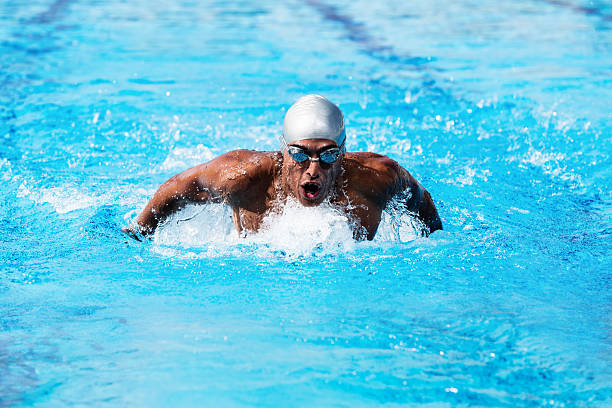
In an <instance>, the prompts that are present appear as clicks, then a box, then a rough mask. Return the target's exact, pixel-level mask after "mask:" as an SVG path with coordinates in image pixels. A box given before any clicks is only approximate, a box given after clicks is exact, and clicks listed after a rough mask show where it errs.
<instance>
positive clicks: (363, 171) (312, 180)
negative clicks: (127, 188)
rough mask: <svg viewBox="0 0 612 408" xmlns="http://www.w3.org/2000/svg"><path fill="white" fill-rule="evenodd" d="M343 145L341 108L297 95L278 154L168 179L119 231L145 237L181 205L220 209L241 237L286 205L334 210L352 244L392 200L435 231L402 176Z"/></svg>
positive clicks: (427, 210)
mask: <svg viewBox="0 0 612 408" xmlns="http://www.w3.org/2000/svg"><path fill="white" fill-rule="evenodd" d="M345 142H346V133H345V129H344V117H343V115H342V112H341V111H340V109H339V108H338V107H337V106H336V105H334V104H333V103H331V102H330V101H329V100H327V99H326V98H324V97H322V96H319V95H306V96H303V97H301V98H300V99H298V101H297V102H296V103H295V104H293V105H292V106H291V107H290V108H289V110H288V111H287V113H286V115H285V119H284V122H283V135H282V145H283V146H282V148H281V151H276V152H258V151H252V150H234V151H231V152H229V153H225V154H223V155H221V156H219V157H217V158H216V159H213V160H211V161H210V162H208V163H204V164H200V165H198V166H195V167H193V168H191V169H188V170H185V171H184V172H182V173H179V174H177V175H175V176H173V177H172V178H170V179H169V180H168V181H166V182H165V183H164V184H162V185H161V187H160V188H159V189H158V190H157V192H156V193H155V195H154V196H153V198H151V200H150V201H149V203H148V204H147V205H146V207H145V208H144V210H143V211H142V213H141V214H140V215H139V216H138V218H137V219H136V225H134V226H133V227H130V228H126V229H125V230H126V232H128V233H130V234H131V235H133V236H137V234H136V231H138V232H140V233H141V234H143V235H149V234H152V233H153V232H154V231H155V229H156V228H157V226H158V225H159V224H160V223H161V222H163V221H164V220H165V219H166V218H167V217H168V216H170V215H171V214H173V213H175V212H177V211H179V210H180V209H182V208H183V207H185V206H186V205H187V204H190V203H207V202H224V203H227V204H228V205H229V206H230V207H231V208H232V213H233V220H234V225H235V227H236V230H238V232H239V233H240V234H244V233H246V232H250V231H257V230H259V228H260V227H261V225H262V222H263V220H264V218H265V217H266V216H267V215H269V214H270V213H278V212H281V211H282V208H283V206H284V204H285V203H286V202H287V200H288V199H293V200H297V201H298V202H299V203H301V204H302V205H304V206H307V207H311V206H317V205H319V204H321V203H324V202H326V203H328V204H329V205H331V206H333V207H335V208H338V209H339V210H340V211H343V212H344V213H345V214H346V216H347V218H348V219H349V220H350V221H351V227H352V229H353V235H354V237H355V239H360V240H361V239H369V240H371V239H373V238H374V236H375V235H376V230H377V228H378V224H379V223H380V219H381V215H382V212H383V210H384V209H385V207H386V206H387V204H388V203H389V202H390V201H391V200H392V199H394V198H397V199H399V200H400V205H402V207H404V211H406V212H409V213H412V214H414V216H416V217H417V218H418V219H419V220H421V221H422V222H423V224H424V226H425V233H426V234H429V233H431V232H433V231H435V230H439V229H442V222H441V221H440V217H439V216H438V211H437V210H436V207H435V205H434V203H433V201H432V199H431V196H430V195H429V193H428V192H427V191H426V190H425V189H424V188H423V187H422V186H421V185H420V184H419V183H418V182H417V181H416V180H415V179H414V178H413V177H412V176H411V175H410V173H408V171H407V170H406V169H404V168H403V167H401V166H400V165H399V164H398V163H397V162H395V161H393V160H391V159H389V158H388V157H386V156H382V155H379V154H376V153H365V152H346V150H345ZM296 222H299V220H296Z"/></svg>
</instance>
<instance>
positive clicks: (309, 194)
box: [301, 182, 321, 200]
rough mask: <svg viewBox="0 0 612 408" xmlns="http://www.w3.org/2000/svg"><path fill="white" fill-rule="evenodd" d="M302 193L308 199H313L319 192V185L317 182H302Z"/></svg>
mask: <svg viewBox="0 0 612 408" xmlns="http://www.w3.org/2000/svg"><path fill="white" fill-rule="evenodd" d="M301 187H302V195H303V196H304V197H306V198H307V199H308V200H315V199H316V198H317V196H318V195H319V193H321V185H320V184H319V183H313V182H308V183H304V184H302V186H301Z"/></svg>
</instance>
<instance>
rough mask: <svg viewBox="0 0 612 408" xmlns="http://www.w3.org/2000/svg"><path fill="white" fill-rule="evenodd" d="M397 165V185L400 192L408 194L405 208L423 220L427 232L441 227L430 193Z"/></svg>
mask: <svg viewBox="0 0 612 408" xmlns="http://www.w3.org/2000/svg"><path fill="white" fill-rule="evenodd" d="M397 166H398V168H399V169H398V170H399V171H398V173H399V181H400V183H399V187H400V190H401V192H404V193H410V194H408V197H406V198H407V201H406V209H407V210H408V211H410V212H413V213H414V214H416V216H417V218H418V219H420V220H421V221H423V223H424V224H425V226H427V228H428V229H429V233H432V232H434V231H436V230H441V229H442V221H441V220H440V216H439V215H438V210H437V209H436V205H435V204H434V202H433V199H432V198H431V194H429V192H428V191H427V190H425V188H423V186H422V185H421V184H420V183H419V182H418V181H417V180H416V179H415V178H414V177H412V175H411V174H410V173H409V172H408V170H406V169H404V168H403V167H401V166H400V165H397Z"/></svg>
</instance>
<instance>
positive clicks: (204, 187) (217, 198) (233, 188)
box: [123, 150, 269, 239]
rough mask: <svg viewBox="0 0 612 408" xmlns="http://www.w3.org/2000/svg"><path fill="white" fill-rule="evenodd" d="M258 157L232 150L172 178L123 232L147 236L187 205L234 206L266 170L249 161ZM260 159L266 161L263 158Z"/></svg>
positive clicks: (253, 154) (136, 235)
mask: <svg viewBox="0 0 612 408" xmlns="http://www.w3.org/2000/svg"><path fill="white" fill-rule="evenodd" d="M258 155H260V153H257V152H253V151H250V150H234V151H231V152H228V153H225V154H223V155H221V156H219V157H217V158H216V159H214V160H212V161H210V162H208V163H204V164H200V165H199V166H195V167H192V168H191V169H188V170H185V171H184V172H182V173H179V174H177V175H175V176H174V177H172V178H170V180H168V181H166V182H165V183H164V184H162V185H161V187H159V189H158V190H157V192H156V193H155V194H154V195H153V198H151V200H150V201H149V202H148V204H147V205H146V207H145V208H144V210H143V211H142V213H140V215H139V216H138V218H137V219H136V225H135V226H134V227H127V228H124V229H123V230H124V232H126V233H127V234H128V235H130V236H132V237H134V238H136V239H138V238H139V236H138V233H140V234H142V235H150V234H152V233H153V232H155V229H156V228H157V227H158V225H159V224H160V223H162V222H163V221H164V220H165V219H167V218H168V217H169V216H170V215H172V214H174V213H175V212H177V211H179V210H181V209H183V208H184V207H185V206H186V205H187V204H191V203H207V202H227V203H229V204H230V205H234V204H235V203H236V202H239V201H241V200H242V199H243V196H244V194H245V192H246V191H249V190H252V189H253V185H254V180H253V177H254V174H255V173H256V172H257V170H258V168H259V167H266V166H259V165H256V164H257V163H260V162H259V161H256V160H255V161H253V160H250V159H253V158H255V156H258ZM259 159H261V160H262V161H265V157H259ZM268 161H269V160H268Z"/></svg>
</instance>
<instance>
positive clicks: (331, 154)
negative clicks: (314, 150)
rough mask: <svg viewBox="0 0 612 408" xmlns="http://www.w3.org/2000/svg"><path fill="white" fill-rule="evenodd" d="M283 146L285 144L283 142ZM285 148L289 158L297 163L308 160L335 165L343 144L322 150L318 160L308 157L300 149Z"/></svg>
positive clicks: (293, 147) (295, 147) (294, 147)
mask: <svg viewBox="0 0 612 408" xmlns="http://www.w3.org/2000/svg"><path fill="white" fill-rule="evenodd" d="M283 144H285V143H284V141H283ZM285 147H286V148H287V153H289V156H291V158H292V159H293V160H295V161H296V162H298V163H304V162H305V161H306V160H310V161H311V162H318V161H321V162H323V163H325V164H332V163H335V162H336V160H338V158H339V157H340V155H341V154H342V152H343V147H344V142H342V145H341V146H340V147H330V148H329V149H325V150H323V151H322V152H321V153H319V158H317V159H315V158H313V157H312V156H310V155H309V154H308V153H306V151H305V150H304V149H302V148H301V147H297V146H287V145H286V144H285Z"/></svg>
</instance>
